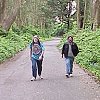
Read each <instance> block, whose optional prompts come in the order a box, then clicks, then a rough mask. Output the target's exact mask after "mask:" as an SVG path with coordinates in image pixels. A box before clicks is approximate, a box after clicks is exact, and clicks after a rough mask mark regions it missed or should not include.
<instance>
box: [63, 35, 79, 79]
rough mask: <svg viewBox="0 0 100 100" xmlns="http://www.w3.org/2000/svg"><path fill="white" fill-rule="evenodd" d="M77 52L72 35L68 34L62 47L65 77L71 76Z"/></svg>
mask: <svg viewBox="0 0 100 100" xmlns="http://www.w3.org/2000/svg"><path fill="white" fill-rule="evenodd" d="M78 53H79V50H78V46H77V44H76V43H74V42H73V37H72V36H68V38H67V42H66V43H64V45H63V48H62V58H63V56H64V57H65V61H66V77H67V78H68V77H69V76H72V72H73V62H74V58H75V57H76V56H77V54H78Z"/></svg>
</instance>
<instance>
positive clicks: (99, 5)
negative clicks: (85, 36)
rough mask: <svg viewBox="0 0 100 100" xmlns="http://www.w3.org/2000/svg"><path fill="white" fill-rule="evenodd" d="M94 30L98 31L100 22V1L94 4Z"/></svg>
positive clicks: (96, 0)
mask: <svg viewBox="0 0 100 100" xmlns="http://www.w3.org/2000/svg"><path fill="white" fill-rule="evenodd" d="M93 5H94V6H93V30H96V28H97V27H98V26H99V23H100V22H99V20H100V18H98V17H99V16H100V15H99V12H100V11H99V10H100V8H99V7H100V0H94V2H93Z"/></svg>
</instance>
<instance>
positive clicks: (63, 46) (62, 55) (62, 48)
mask: <svg viewBox="0 0 100 100" xmlns="http://www.w3.org/2000/svg"><path fill="white" fill-rule="evenodd" d="M64 48H65V44H64V45H63V47H62V58H63V55H64Z"/></svg>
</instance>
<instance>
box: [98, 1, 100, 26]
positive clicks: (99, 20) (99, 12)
mask: <svg viewBox="0 0 100 100" xmlns="http://www.w3.org/2000/svg"><path fill="white" fill-rule="evenodd" d="M97 28H100V0H99V2H98V9H97Z"/></svg>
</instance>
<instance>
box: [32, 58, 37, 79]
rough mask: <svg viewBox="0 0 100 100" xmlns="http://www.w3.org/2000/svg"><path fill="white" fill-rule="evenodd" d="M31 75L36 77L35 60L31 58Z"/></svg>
mask: <svg viewBox="0 0 100 100" xmlns="http://www.w3.org/2000/svg"><path fill="white" fill-rule="evenodd" d="M32 75H33V77H34V78H35V79H36V77H37V66H36V60H35V59H34V58H32Z"/></svg>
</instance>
